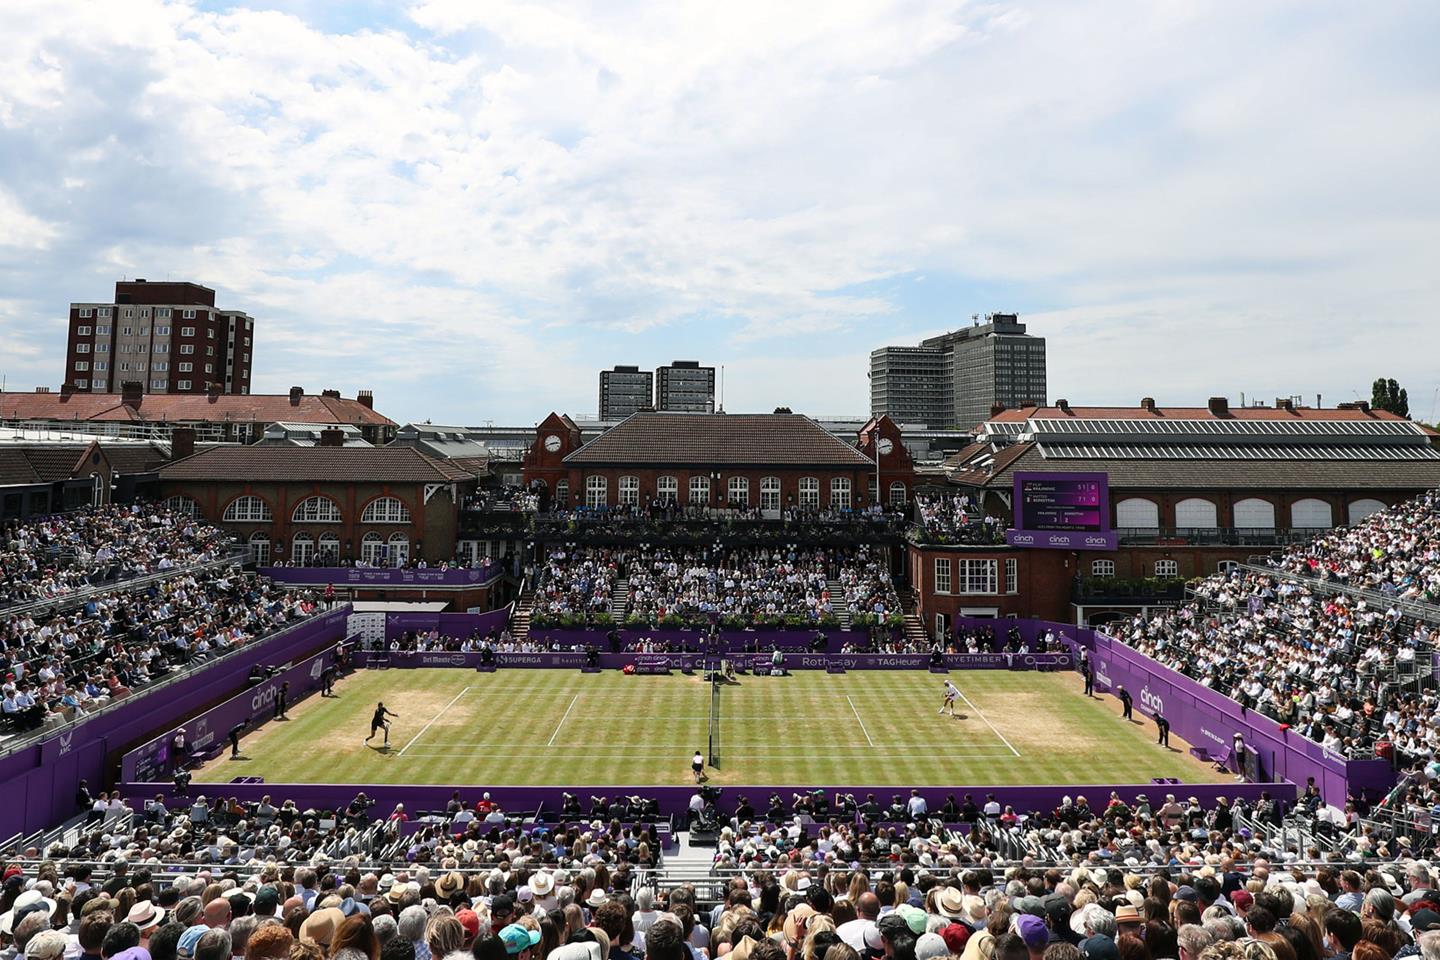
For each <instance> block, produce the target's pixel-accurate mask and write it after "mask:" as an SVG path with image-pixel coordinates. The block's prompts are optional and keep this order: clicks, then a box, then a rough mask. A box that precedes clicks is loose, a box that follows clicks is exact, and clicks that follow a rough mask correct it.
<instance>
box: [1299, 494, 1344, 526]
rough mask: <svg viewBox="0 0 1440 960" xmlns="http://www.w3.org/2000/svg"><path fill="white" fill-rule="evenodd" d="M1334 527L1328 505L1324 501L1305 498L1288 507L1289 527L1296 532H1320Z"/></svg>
mask: <svg viewBox="0 0 1440 960" xmlns="http://www.w3.org/2000/svg"><path fill="white" fill-rule="evenodd" d="M1334 525H1335V521H1334V519H1333V515H1332V514H1331V512H1330V504H1328V503H1326V502H1325V501H1324V500H1316V499H1314V498H1310V497H1307V498H1306V499H1304V500H1296V501H1295V502H1294V503H1293V504H1291V505H1290V526H1291V527H1293V528H1295V529H1297V530H1321V529H1328V528H1329V527H1333V526H1334Z"/></svg>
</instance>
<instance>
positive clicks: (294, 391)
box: [290, 387, 305, 407]
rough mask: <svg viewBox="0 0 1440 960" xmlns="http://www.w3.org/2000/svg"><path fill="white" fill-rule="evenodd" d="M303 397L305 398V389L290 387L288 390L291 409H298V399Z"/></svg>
mask: <svg viewBox="0 0 1440 960" xmlns="http://www.w3.org/2000/svg"><path fill="white" fill-rule="evenodd" d="M303 396H305V388H304V387H291V388H290V406H292V407H298V406H300V398H301V397H303Z"/></svg>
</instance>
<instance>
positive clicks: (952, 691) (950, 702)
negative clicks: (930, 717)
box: [940, 680, 960, 717]
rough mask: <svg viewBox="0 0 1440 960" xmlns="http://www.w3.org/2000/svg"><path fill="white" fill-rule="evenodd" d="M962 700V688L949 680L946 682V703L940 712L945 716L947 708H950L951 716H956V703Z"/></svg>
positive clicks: (942, 705)
mask: <svg viewBox="0 0 1440 960" xmlns="http://www.w3.org/2000/svg"><path fill="white" fill-rule="evenodd" d="M959 699H960V688H959V687H957V686H955V684H953V683H951V682H950V681H949V680H946V681H945V702H944V703H942V704H940V712H941V713H942V714H943V713H944V712H945V708H946V707H949V708H950V716H952V717H953V716H955V701H956V700H959Z"/></svg>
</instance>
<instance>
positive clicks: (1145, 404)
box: [1140, 397, 1155, 413]
mask: <svg viewBox="0 0 1440 960" xmlns="http://www.w3.org/2000/svg"><path fill="white" fill-rule="evenodd" d="M1140 409H1141V410H1148V411H1150V412H1151V413H1154V412H1155V398H1154V397H1141V398H1140Z"/></svg>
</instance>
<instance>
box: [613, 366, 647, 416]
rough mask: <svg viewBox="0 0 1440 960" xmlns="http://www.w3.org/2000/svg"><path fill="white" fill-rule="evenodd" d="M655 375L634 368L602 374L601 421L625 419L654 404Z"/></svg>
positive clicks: (621, 368)
mask: <svg viewBox="0 0 1440 960" xmlns="http://www.w3.org/2000/svg"><path fill="white" fill-rule="evenodd" d="M654 390H655V374H654V373H652V372H650V371H649V370H641V369H640V368H639V367H634V366H630V367H627V366H617V367H616V368H615V369H614V370H601V371H600V419H601V420H623V419H625V418H626V417H628V416H630V414H632V413H639V412H640V411H641V410H648V409H650V408H651V405H652V404H653V403H654V399H653V396H654Z"/></svg>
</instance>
